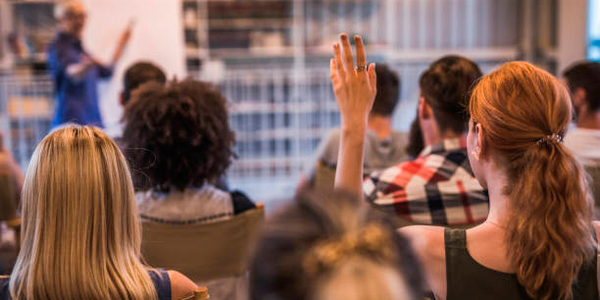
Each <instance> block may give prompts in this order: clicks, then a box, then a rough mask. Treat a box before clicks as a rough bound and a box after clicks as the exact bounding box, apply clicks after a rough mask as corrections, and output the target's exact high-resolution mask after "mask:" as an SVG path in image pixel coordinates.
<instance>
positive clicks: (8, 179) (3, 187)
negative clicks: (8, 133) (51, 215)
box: [0, 132, 25, 274]
mask: <svg viewBox="0 0 600 300" xmlns="http://www.w3.org/2000/svg"><path fill="white" fill-rule="evenodd" d="M3 140H4V137H3V135H2V132H0V274H7V273H10V270H11V269H12V266H13V265H14V263H15V259H16V257H17V252H18V246H17V245H18V241H19V234H18V233H19V227H20V221H19V212H18V208H19V202H20V198H21V189H22V188H23V181H24V180H25V178H24V177H23V173H22V172H21V168H20V167H19V165H18V164H17V162H16V161H15V160H14V158H13V156H12V154H11V153H10V151H9V150H8V149H6V148H5V147H4V144H3Z"/></svg>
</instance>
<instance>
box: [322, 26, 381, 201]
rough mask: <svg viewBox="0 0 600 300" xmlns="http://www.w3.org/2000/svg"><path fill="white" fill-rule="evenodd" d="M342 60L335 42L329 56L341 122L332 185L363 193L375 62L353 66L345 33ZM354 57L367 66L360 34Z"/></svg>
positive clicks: (340, 51)
mask: <svg viewBox="0 0 600 300" xmlns="http://www.w3.org/2000/svg"><path fill="white" fill-rule="evenodd" d="M341 41H342V47H343V50H344V60H343V61H342V50H341V49H340V45H339V44H338V43H336V44H335V45H334V47H333V48H334V53H335V58H334V59H332V60H331V65H330V68H331V80H332V83H333V90H334V93H335V98H336V101H337V103H338V106H339V108H340V114H341V120H342V126H341V134H340V149H339V153H338V165H337V170H336V173H335V188H336V189H338V188H341V189H345V190H348V191H350V192H352V193H355V194H356V195H359V196H362V176H363V155H364V143H365V141H364V140H365V134H366V128H367V117H368V115H369V112H370V111H371V107H372V106H373V101H374V99H375V94H376V93H377V84H376V75H375V64H370V65H369V67H368V70H364V69H361V70H355V69H354V58H353V56H352V49H351V46H350V40H349V38H348V35H346V34H342V35H341ZM354 41H355V44H356V57H357V59H356V61H357V64H358V66H360V67H363V66H366V54H365V49H364V46H363V42H362V38H361V37H360V36H355V37H354Z"/></svg>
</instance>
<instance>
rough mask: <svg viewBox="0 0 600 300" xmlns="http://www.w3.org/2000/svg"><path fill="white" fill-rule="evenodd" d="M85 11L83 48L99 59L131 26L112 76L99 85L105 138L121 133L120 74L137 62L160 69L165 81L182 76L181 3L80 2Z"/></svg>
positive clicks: (146, 0)
mask: <svg viewBox="0 0 600 300" xmlns="http://www.w3.org/2000/svg"><path fill="white" fill-rule="evenodd" d="M83 2H84V4H85V6H86V9H87V11H88V20H87V27H86V29H85V32H84V45H85V47H86V48H87V50H88V51H89V52H91V53H93V54H94V55H96V56H97V57H99V58H100V59H104V60H106V61H107V60H109V59H110V57H111V56H112V53H113V50H114V48H115V46H116V43H117V39H118V38H119V36H120V35H121V32H122V31H123V30H124V29H125V28H126V26H127V24H128V23H129V21H130V20H134V22H135V27H134V29H133V35H132V37H131V40H130V43H129V46H128V47H127V49H126V50H125V52H124V54H123V57H122V58H121V60H120V61H119V63H118V65H117V67H116V70H115V74H114V76H113V77H112V78H111V80H110V81H107V82H106V83H103V84H101V85H100V87H99V89H100V111H101V113H102V117H103V119H104V124H105V126H106V132H107V133H108V134H109V135H113V136H114V135H118V134H120V132H121V126H120V124H119V120H120V118H121V115H122V108H121V106H120V105H119V93H120V91H121V89H122V78H123V73H124V72H125V70H126V69H127V67H128V66H129V65H130V64H132V63H134V62H136V61H138V60H149V61H152V62H155V63H157V64H158V65H160V66H162V67H163V69H164V70H165V72H166V73H167V76H168V78H171V77H173V76H177V77H178V78H183V77H185V76H186V68H185V51H184V40H183V30H182V25H181V3H180V1H175V0H84V1H83Z"/></svg>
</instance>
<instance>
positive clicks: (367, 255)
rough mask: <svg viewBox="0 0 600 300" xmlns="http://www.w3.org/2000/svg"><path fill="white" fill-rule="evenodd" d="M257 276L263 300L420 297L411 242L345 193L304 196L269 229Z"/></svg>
mask: <svg viewBox="0 0 600 300" xmlns="http://www.w3.org/2000/svg"><path fill="white" fill-rule="evenodd" d="M250 274H251V275H250V284H251V288H250V290H251V299H256V300H258V299H261V300H283V299H290V300H309V299H315V300H317V299H319V300H321V299H322V300H325V299H327V300H337V299H340V300H341V299H344V300H354V299H356V300H358V299H361V300H367V299H370V300H376V299H377V300H379V299H384V300H385V299H390V300H391V299H418V298H419V297H420V296H421V289H420V288H421V277H420V276H421V274H420V272H419V266H418V263H417V261H416V258H415V256H414V254H413V253H412V250H411V249H410V246H409V244H408V242H407V240H406V239H404V238H403V237H402V236H400V235H399V234H397V233H396V231H395V230H394V228H393V227H392V225H391V223H387V222H385V221H383V219H381V218H380V216H379V215H377V214H376V213H375V212H373V211H371V210H369V209H368V208H365V207H362V206H361V204H360V202H359V201H358V199H357V198H356V197H353V196H351V195H349V194H346V193H342V192H324V191H321V192H314V191H304V192H301V193H300V194H299V195H298V196H297V198H296V201H295V202H294V203H293V204H291V205H290V206H289V207H287V208H286V209H284V210H283V211H282V212H281V213H280V214H278V215H277V216H275V217H274V218H272V219H271V220H270V222H269V223H268V224H267V225H266V226H265V229H264V232H263V235H262V238H261V240H260V243H259V247H258V249H257V251H256V256H255V258H254V261H253V263H252V266H251V272H250Z"/></svg>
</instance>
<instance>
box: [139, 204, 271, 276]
mask: <svg viewBox="0 0 600 300" xmlns="http://www.w3.org/2000/svg"><path fill="white" fill-rule="evenodd" d="M263 221H264V206H263V205H262V204H260V203H259V204H257V206H256V209H251V210H248V211H246V212H243V213H241V214H239V215H236V216H234V217H233V218H231V219H229V220H225V221H220V222H215V223H207V224H192V225H179V224H177V225H174V224H165V223H157V222H150V221H147V222H143V223H142V228H143V238H142V256H143V257H144V259H145V261H146V263H148V264H149V265H151V266H153V267H158V268H165V269H174V270H177V271H179V272H181V273H183V274H185V275H186V276H188V277H189V278H190V279H191V280H192V281H194V282H206V281H210V280H214V279H219V278H226V277H231V276H237V275H240V274H243V273H244V272H246V270H247V269H248V254H249V252H250V250H251V248H252V247H253V244H254V241H255V240H256V237H257V233H258V231H259V228H260V226H261V224H262V222H263Z"/></svg>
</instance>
